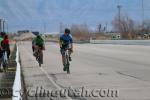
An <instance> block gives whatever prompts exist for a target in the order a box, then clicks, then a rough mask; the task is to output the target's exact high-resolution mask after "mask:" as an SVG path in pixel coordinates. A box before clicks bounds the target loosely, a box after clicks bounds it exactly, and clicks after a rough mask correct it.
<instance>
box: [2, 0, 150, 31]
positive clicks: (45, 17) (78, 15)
mask: <svg viewBox="0 0 150 100" xmlns="http://www.w3.org/2000/svg"><path fill="white" fill-rule="evenodd" d="M143 1H144V15H145V16H144V17H145V19H150V0H143ZM118 4H120V5H121V6H122V8H121V12H122V13H124V14H127V15H129V16H130V17H131V18H132V19H133V20H136V21H139V22H140V21H141V20H142V0H0V18H5V19H6V20H7V22H8V25H9V31H17V30H21V29H32V30H33V31H44V26H46V31H47V32H57V31H59V27H60V23H63V24H65V25H71V24H87V25H88V26H90V27H91V28H95V27H96V25H97V24H99V23H102V24H104V25H105V24H106V23H107V24H108V29H111V21H112V19H113V18H114V16H115V15H116V14H117V5H118Z"/></svg>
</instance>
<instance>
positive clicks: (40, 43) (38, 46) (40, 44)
mask: <svg viewBox="0 0 150 100" xmlns="http://www.w3.org/2000/svg"><path fill="white" fill-rule="evenodd" d="M34 41H35V50H34V55H35V56H36V54H37V52H38V50H39V53H40V55H41V64H43V52H42V50H45V46H44V40H43V38H42V37H41V35H39V34H38V35H37V37H36V38H35V40H34Z"/></svg>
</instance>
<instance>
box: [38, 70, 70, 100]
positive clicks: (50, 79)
mask: <svg viewBox="0 0 150 100" xmlns="http://www.w3.org/2000/svg"><path fill="white" fill-rule="evenodd" d="M40 69H41V70H42V71H43V72H44V73H45V74H46V76H47V78H48V79H49V81H50V82H52V84H53V85H55V87H56V88H58V89H59V90H61V89H62V88H61V87H60V86H58V85H57V84H56V83H55V82H54V80H53V79H52V78H51V77H50V76H49V75H48V73H47V72H46V71H45V70H44V69H43V68H42V67H41V68H40ZM66 98H67V99H68V100H72V98H70V97H68V96H67V95H66Z"/></svg>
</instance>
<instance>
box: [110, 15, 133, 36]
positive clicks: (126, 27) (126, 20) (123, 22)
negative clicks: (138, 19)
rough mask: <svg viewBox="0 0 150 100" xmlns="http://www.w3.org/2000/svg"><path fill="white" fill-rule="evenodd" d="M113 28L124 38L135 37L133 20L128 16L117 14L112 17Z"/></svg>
mask: <svg viewBox="0 0 150 100" xmlns="http://www.w3.org/2000/svg"><path fill="white" fill-rule="evenodd" d="M112 24H113V28H114V29H115V31H117V32H119V33H121V34H122V38H124V39H133V38H135V24H134V21H133V20H132V19H131V18H130V17H129V16H123V15H122V16H120V19H119V18H118V16H115V17H114V20H113V21H112Z"/></svg>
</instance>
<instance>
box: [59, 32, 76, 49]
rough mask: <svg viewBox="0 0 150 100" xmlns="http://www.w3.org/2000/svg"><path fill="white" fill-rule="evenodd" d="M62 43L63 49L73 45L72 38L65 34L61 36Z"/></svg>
mask: <svg viewBox="0 0 150 100" xmlns="http://www.w3.org/2000/svg"><path fill="white" fill-rule="evenodd" d="M60 42H61V43H62V46H63V48H67V47H68V46H69V44H70V43H73V40H72V36H71V35H70V34H68V35H66V34H64V33H63V34H61V35H60Z"/></svg>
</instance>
